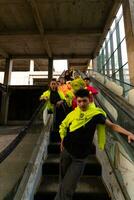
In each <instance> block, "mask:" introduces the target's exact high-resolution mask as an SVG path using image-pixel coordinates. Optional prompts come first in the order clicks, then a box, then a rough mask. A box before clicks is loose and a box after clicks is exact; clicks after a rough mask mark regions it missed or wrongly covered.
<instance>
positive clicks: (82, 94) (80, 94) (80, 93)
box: [75, 89, 89, 98]
mask: <svg viewBox="0 0 134 200" xmlns="http://www.w3.org/2000/svg"><path fill="white" fill-rule="evenodd" d="M75 96H76V97H82V98H83V97H89V91H88V90H86V89H80V90H78V91H77V92H76V93H75Z"/></svg>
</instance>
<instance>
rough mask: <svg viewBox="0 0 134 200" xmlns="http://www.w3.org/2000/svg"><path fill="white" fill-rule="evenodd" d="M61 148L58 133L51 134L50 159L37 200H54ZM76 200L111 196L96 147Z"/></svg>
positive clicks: (45, 165)
mask: <svg viewBox="0 0 134 200" xmlns="http://www.w3.org/2000/svg"><path fill="white" fill-rule="evenodd" d="M59 161H60V146H59V135H58V133H54V132H51V136H50V144H49V146H48V157H47V160H46V161H45V162H44V164H43V168H42V180H41V184H40V186H39V189H38V191H37V193H36V195H35V198H34V199H35V200H41V199H42V200H43V199H48V200H51V199H54V197H55V195H56V192H57V190H58V184H59V177H58V175H59ZM73 199H74V200H81V199H83V200H87V199H90V200H108V199H110V198H109V195H108V192H107V191H106V187H105V185H104V183H103V181H102V177H101V165H100V163H99V162H98V160H97V158H96V156H95V147H94V150H93V152H92V155H90V156H89V158H88V160H87V164H86V167H85V170H84V174H83V176H82V177H81V179H80V181H79V183H78V187H77V189H76V192H75V195H74V198H73Z"/></svg>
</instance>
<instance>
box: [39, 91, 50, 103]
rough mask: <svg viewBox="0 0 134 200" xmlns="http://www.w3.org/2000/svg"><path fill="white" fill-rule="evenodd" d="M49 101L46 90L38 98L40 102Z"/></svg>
mask: <svg viewBox="0 0 134 200" xmlns="http://www.w3.org/2000/svg"><path fill="white" fill-rule="evenodd" d="M48 99H49V92H48V90H47V91H45V92H43V94H42V95H41V96H40V100H46V101H47V100H48Z"/></svg>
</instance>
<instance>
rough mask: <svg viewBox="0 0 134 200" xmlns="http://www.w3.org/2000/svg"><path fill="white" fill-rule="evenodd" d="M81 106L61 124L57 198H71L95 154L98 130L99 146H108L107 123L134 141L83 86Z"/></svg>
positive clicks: (78, 93) (77, 94)
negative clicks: (93, 147)
mask: <svg viewBox="0 0 134 200" xmlns="http://www.w3.org/2000/svg"><path fill="white" fill-rule="evenodd" d="M75 95H76V98H77V107H76V108H75V110H73V111H72V112H71V113H69V114H68V115H67V116H66V118H65V119H64V120H63V121H62V123H61V125H60V130H59V133H60V138H61V159H60V184H59V189H58V192H57V195H56V197H55V200H71V199H72V198H73V194H74V192H75V189H76V186H77V183H78V180H79V178H80V176H81V175H82V173H83V171H84V168H85V163H86V159H87V157H88V156H89V154H91V153H92V143H93V138H94V133H95V130H96V129H97V132H98V144H99V145H98V146H99V148H100V149H101V150H103V149H104V146H105V126H107V127H109V128H110V129H112V130H113V131H116V132H118V133H120V134H123V135H126V136H127V137H128V142H131V140H133V141H134V134H133V133H131V132H129V131H127V130H126V129H124V128H122V127H121V126H119V125H117V124H114V123H112V122H111V121H109V120H108V119H107V117H106V113H105V112H104V111H103V110H102V109H101V108H97V107H95V106H94V107H93V106H91V103H90V102H89V91H88V90H86V89H80V90H78V91H77V92H76V94H75Z"/></svg>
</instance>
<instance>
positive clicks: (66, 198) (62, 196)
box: [54, 149, 86, 200]
mask: <svg viewBox="0 0 134 200" xmlns="http://www.w3.org/2000/svg"><path fill="white" fill-rule="evenodd" d="M85 163H86V159H77V158H74V157H72V156H71V155H70V154H69V153H68V152H67V151H66V150H65V149H64V150H63V152H62V153H61V159H60V175H59V178H60V183H59V189H58V192H57V195H56V197H55V199H54V200H72V198H73V194H74V192H75V189H76V187H77V183H78V181H79V179H80V176H81V175H82V174H83V171H84V168H85Z"/></svg>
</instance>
